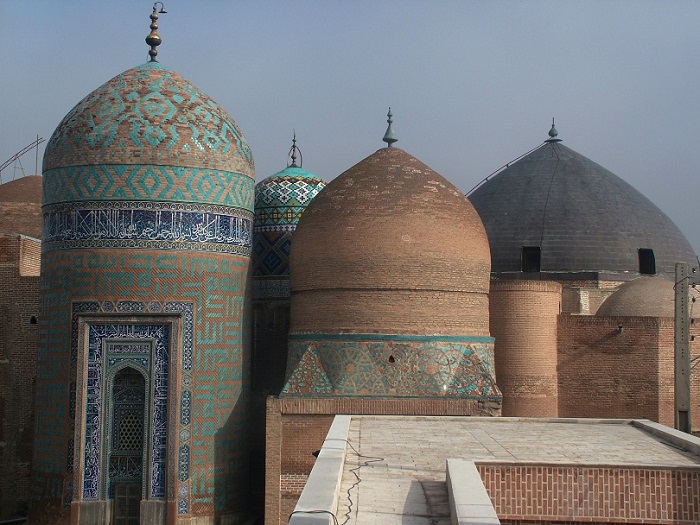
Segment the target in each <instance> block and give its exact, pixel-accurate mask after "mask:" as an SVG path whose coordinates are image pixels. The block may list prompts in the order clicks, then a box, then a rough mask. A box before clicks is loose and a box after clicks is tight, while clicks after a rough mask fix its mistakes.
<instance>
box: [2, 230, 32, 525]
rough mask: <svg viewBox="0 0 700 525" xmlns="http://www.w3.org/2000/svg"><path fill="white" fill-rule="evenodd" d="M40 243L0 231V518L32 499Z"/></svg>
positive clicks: (16, 512)
mask: <svg viewBox="0 0 700 525" xmlns="http://www.w3.org/2000/svg"><path fill="white" fill-rule="evenodd" d="M39 245H40V243H39V241H38V240H36V239H32V238H29V237H24V236H21V235H14V234H0V472H2V473H3V475H1V476H0V520H2V519H5V518H10V517H14V516H18V515H23V514H25V513H26V511H27V507H28V503H29V499H30V470H31V459H32V457H31V456H32V441H33V433H34V378H35V376H36V348H37V341H38V329H37V328H38V324H37V320H38V315H39Z"/></svg>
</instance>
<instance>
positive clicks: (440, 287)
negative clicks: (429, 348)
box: [290, 148, 490, 336]
mask: <svg viewBox="0 0 700 525" xmlns="http://www.w3.org/2000/svg"><path fill="white" fill-rule="evenodd" d="M290 264H291V268H292V277H291V279H292V280H291V287H292V330H293V331H297V332H306V331H311V332H313V331H317V330H320V331H324V332H325V331H331V332H335V333H339V332H340V333H342V332H351V333H352V332H355V333H357V332H371V333H377V332H381V333H422V334H448V335H449V334H459V335H464V334H469V335H474V336H488V333H489V330H488V291H489V271H490V253H489V245H488V240H487V238H486V232H485V231H484V227H483V225H482V224H481V220H480V219H479V216H478V215H477V213H476V211H475V210H474V208H473V206H472V205H471V204H470V203H469V201H468V200H467V199H466V198H465V197H464V195H462V193H461V192H460V191H459V190H458V189H457V188H456V187H455V186H454V185H452V184H451V183H450V182H448V181H447V180H446V179H444V178H443V177H442V176H440V175H439V174H437V173H436V172H435V171H433V170H432V169H430V168H429V167H428V166H426V165H425V164H423V163H422V162H420V161H419V160H418V159H416V158H414V157H412V156H411V155H409V154H408V153H406V152H405V151H403V150H401V149H397V148H384V149H381V150H379V151H377V152H376V153H374V154H372V155H370V156H369V157H367V158H366V159H364V160H362V161H361V162H359V163H358V164H356V165H355V166H353V167H352V168H350V169H348V170H347V171H346V172H344V173H343V174H341V175H340V176H339V177H338V178H336V179H335V180H333V181H332V182H330V183H329V184H328V186H327V187H326V188H325V189H324V190H323V192H321V193H320V194H319V195H318V196H317V197H316V198H315V199H314V200H313V201H312V202H311V204H310V205H309V207H308V208H307V209H306V211H305V212H304V215H303V217H302V219H301V220H300V221H299V225H298V227H297V230H296V233H295V236H294V246H293V248H292V254H291V261H290Z"/></svg>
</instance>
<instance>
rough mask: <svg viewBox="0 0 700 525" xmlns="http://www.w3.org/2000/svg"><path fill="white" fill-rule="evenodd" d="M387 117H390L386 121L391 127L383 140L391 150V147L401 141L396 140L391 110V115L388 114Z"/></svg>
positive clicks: (388, 127)
mask: <svg viewBox="0 0 700 525" xmlns="http://www.w3.org/2000/svg"><path fill="white" fill-rule="evenodd" d="M386 116H387V117H388V118H387V119H386V121H387V122H388V123H389V125H388V126H387V128H386V133H384V138H383V139H382V140H383V141H384V142H386V143H387V148H390V147H391V145H392V144H393V143H394V142H396V141H397V140H399V139H397V138H396V135H395V134H394V128H393V126H392V125H391V124H392V122H394V121H393V120H392V118H391V117H393V116H394V115H392V114H391V108H389V113H387V114H386Z"/></svg>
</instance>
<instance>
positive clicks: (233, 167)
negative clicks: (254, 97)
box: [43, 62, 254, 177]
mask: <svg viewBox="0 0 700 525" xmlns="http://www.w3.org/2000/svg"><path fill="white" fill-rule="evenodd" d="M100 164H122V165H128V164H141V165H146V164H151V165H168V166H183V167H197V168H210V169H214V170H221V171H225V172H233V173H238V174H243V175H248V176H250V177H254V168H253V157H252V154H251V151H250V148H249V147H248V144H247V143H246V140H245V138H244V137H243V135H242V133H241V131H240V130H239V129H238V126H237V125H236V123H235V122H234V121H233V119H231V117H230V116H229V115H228V114H227V113H226V111H225V110H224V109H222V108H221V107H220V106H219V105H218V104H216V103H215V102H214V101H213V100H212V99H211V98H209V97H208V96H207V95H205V94H204V93H202V92H201V91H199V90H198V89H197V88H196V87H195V86H193V85H192V84H191V83H190V82H189V81H187V80H185V79H184V78H183V77H181V76H180V75H179V74H177V73H175V72H173V71H170V70H168V69H167V68H165V67H164V66H162V65H161V64H159V63H158V62H148V63H146V64H143V65H141V66H138V67H135V68H133V69H129V70H127V71H125V72H124V73H122V74H120V75H117V76H116V77H114V78H113V79H112V80H110V81H108V82H106V83H105V84H103V85H102V86H100V87H99V88H97V89H96V90H95V91H93V92H92V93H90V94H89V95H88V96H87V97H85V98H84V99H83V100H81V101H80V102H79V103H78V104H77V105H76V106H75V107H74V108H73V109H72V110H71V111H70V112H69V113H68V114H67V115H66V116H65V118H64V119H63V120H62V121H61V123H60V124H59V125H58V127H57V128H56V131H54V133H53V135H52V136H51V139H50V140H49V143H48V145H47V147H46V153H45V154H44V166H43V169H44V172H46V171H49V170H51V169H54V168H59V167H67V166H80V165H93V166H94V165H100Z"/></svg>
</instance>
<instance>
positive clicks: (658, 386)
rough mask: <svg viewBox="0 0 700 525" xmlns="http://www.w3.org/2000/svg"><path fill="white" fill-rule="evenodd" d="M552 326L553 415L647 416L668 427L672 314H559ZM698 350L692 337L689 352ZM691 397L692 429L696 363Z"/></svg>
mask: <svg viewBox="0 0 700 525" xmlns="http://www.w3.org/2000/svg"><path fill="white" fill-rule="evenodd" d="M618 326H621V327H622V331H619V329H618ZM558 330H559V333H558V346H559V359H558V367H559V417H602V418H605V417H618V418H648V419H651V420H653V421H658V422H660V423H662V424H664V425H668V426H671V427H673V426H674V395H673V388H674V387H673V385H674V375H673V374H674V370H673V369H674V357H673V356H674V348H673V319H671V318H655V317H590V316H560V318H559V323H558ZM694 330H695V329H694ZM699 353H700V352H699V348H698V342H697V341H694V342H693V343H692V345H691V356H697V355H699ZM691 400H692V403H693V404H692V409H691V415H692V418H693V419H692V427H693V429H694V430H695V431H698V430H700V415H699V414H698V413H699V412H700V374H698V373H697V368H696V370H694V371H693V372H692V374H691Z"/></svg>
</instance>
